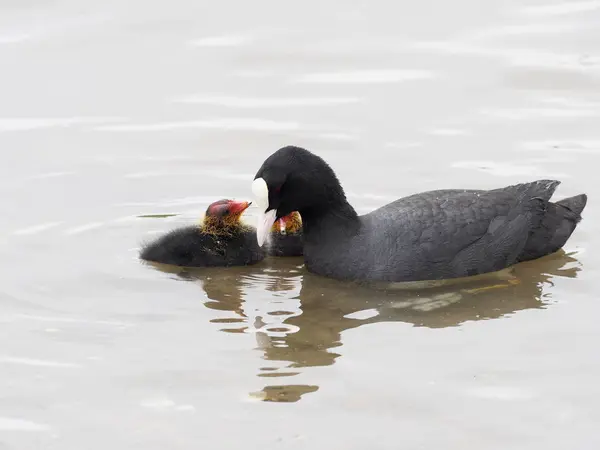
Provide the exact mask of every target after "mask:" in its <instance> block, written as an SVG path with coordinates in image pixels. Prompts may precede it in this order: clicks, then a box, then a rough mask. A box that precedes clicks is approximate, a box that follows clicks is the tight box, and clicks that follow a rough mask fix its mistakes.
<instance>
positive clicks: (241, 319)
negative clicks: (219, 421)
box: [188, 251, 580, 401]
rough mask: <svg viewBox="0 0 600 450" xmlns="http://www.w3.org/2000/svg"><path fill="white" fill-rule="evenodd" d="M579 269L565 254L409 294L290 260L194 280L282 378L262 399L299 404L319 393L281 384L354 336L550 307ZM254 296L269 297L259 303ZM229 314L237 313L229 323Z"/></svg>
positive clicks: (218, 316) (328, 358)
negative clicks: (368, 328) (556, 281)
mask: <svg viewBox="0 0 600 450" xmlns="http://www.w3.org/2000/svg"><path fill="white" fill-rule="evenodd" d="M579 270H580V268H579V266H578V261H577V260H576V259H575V258H573V257H572V256H569V255H567V254H565V253H564V252H563V251H559V252H557V253H555V254H553V255H550V256H547V257H544V258H541V259H539V260H536V261H535V262H525V263H521V264H518V265H516V266H515V267H514V268H512V269H511V270H510V271H503V272H498V273H493V274H488V275H486V276H484V277H481V278H480V279H476V278H472V279H468V280H455V281H456V282H455V283H454V284H450V285H443V284H442V285H441V286H436V287H431V288H422V289H406V290H390V289H380V288H367V287H365V286H357V285H356V284H354V283H348V282H342V281H337V280H332V279H328V278H323V277H319V276H315V275H312V274H310V273H306V272H305V271H304V272H302V271H299V268H298V263H297V262H295V261H292V260H289V261H288V260H285V259H283V260H277V265H276V266H274V267H269V268H263V267H261V268H252V267H238V268H231V269H227V270H222V269H217V268H215V269H211V270H210V271H208V272H207V271H202V272H200V271H198V272H196V273H194V272H188V274H189V276H191V277H192V278H195V277H198V278H199V279H200V280H201V285H202V287H203V289H204V291H205V293H206V296H207V297H208V301H207V302H206V303H205V304H206V306H207V307H208V308H210V309H212V310H215V317H214V318H213V319H211V322H213V323H219V324H226V325H225V327H223V328H222V330H223V331H225V332H244V331H248V330H249V329H250V330H253V331H254V332H255V336H256V339H257V349H258V350H260V352H261V354H262V355H263V356H262V358H263V359H264V360H265V363H264V366H263V367H261V370H260V371H259V373H258V374H257V375H258V376H260V377H261V378H262V379H264V380H270V379H271V378H276V379H277V380H275V379H273V380H272V381H273V382H274V383H272V385H271V384H270V385H269V386H266V387H265V388H264V389H263V390H262V391H261V392H262V393H260V394H255V396H258V397H259V398H263V397H264V398H263V399H264V400H271V401H296V400H298V399H299V396H300V395H302V394H303V393H306V392H312V391H314V390H315V388H316V387H315V386H308V385H307V386H304V385H293V384H289V385H286V384H283V383H281V380H282V378H281V377H282V376H288V377H289V376H293V375H294V374H295V373H298V372H299V370H298V369H301V368H304V367H313V366H328V365H331V364H333V363H334V362H335V360H336V358H338V357H339V356H340V354H339V353H334V352H332V349H334V348H336V347H337V348H340V347H341V346H342V345H343V342H342V340H341V335H342V333H343V332H344V331H346V330H349V329H352V328H356V327H359V326H361V325H365V324H372V323H378V322H404V323H410V324H413V325H414V326H423V327H429V328H443V327H451V326H458V325H460V324H462V323H465V322H467V321H476V320H489V319H495V318H500V317H504V316H507V315H510V314H512V313H515V312H517V311H521V310H526V309H532V308H544V307H545V306H546V305H547V303H546V300H547V299H546V298H544V300H543V298H542V293H543V289H544V287H545V286H546V285H548V284H552V279H553V278H555V277H566V278H575V277H576V276H577V272H579ZM396 287H397V286H396ZM267 289H269V290H270V292H273V293H274V294H275V297H274V298H273V300H272V301H268V297H267V296H265V295H264V292H265V291H266V290H267ZM252 292H261V293H263V294H260V295H259V296H258V298H254V297H253V296H252ZM298 292H299V295H298ZM282 300H284V301H283V303H281V302H282ZM248 301H252V303H251V305H252V307H248V305H247V304H246V303H247V302H248ZM261 305H262V306H261ZM257 309H258V310H257ZM222 311H228V312H230V313H232V314H231V315H229V316H227V317H223V315H222V313H221V312H222ZM252 315H253V316H252ZM277 321H279V324H277V323H274V322H277ZM281 330H288V331H283V332H282V331H281ZM282 363H283V365H282ZM275 381H277V382H275Z"/></svg>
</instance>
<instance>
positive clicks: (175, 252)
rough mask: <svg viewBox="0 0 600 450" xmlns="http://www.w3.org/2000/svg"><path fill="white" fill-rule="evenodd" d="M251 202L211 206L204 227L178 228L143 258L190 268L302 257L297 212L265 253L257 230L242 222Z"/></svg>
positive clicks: (145, 251)
mask: <svg viewBox="0 0 600 450" xmlns="http://www.w3.org/2000/svg"><path fill="white" fill-rule="evenodd" d="M249 205H250V203H249V202H238V201H233V200H227V199H225V200H219V201H216V202H214V203H211V204H210V205H209V206H208V208H207V210H206V214H205V216H204V220H203V222H202V225H201V226H198V225H193V226H187V227H182V228H177V229H175V230H172V231H170V232H168V233H167V234H165V235H163V236H161V237H159V238H158V239H156V240H155V241H153V242H151V243H149V244H146V245H144V246H143V247H142V249H141V252H140V258H141V259H143V260H146V261H152V262H158V263H162V264H172V265H176V266H186V267H211V266H212V267H215V266H241V265H250V264H255V263H257V262H259V261H262V260H263V259H264V258H265V255H266V254H269V255H276V256H297V255H302V243H301V241H300V242H299V239H301V237H302V230H301V225H300V228H298V223H299V218H298V213H297V212H294V213H291V214H289V215H288V216H286V217H284V218H282V219H281V220H280V223H277V224H274V225H273V227H272V230H271V246H270V247H269V249H268V250H267V251H266V252H265V251H264V250H263V249H262V248H261V247H260V246H259V245H258V243H257V241H256V229H255V228H254V227H251V226H248V225H245V224H243V223H242V222H241V221H240V217H241V215H242V213H243V212H244V211H245V210H246V208H248V206H249Z"/></svg>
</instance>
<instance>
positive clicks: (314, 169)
mask: <svg viewBox="0 0 600 450" xmlns="http://www.w3.org/2000/svg"><path fill="white" fill-rule="evenodd" d="M304 152H306V153H302V156H303V157H304V158H302V159H304V161H302V165H301V167H302V169H301V170H300V171H298V172H299V173H298V176H297V177H296V176H294V175H290V177H289V178H290V184H296V186H294V187H295V190H296V192H297V193H298V195H299V204H300V205H301V207H300V208H299V209H298V211H299V212H300V216H301V217H302V226H303V230H304V231H303V232H304V234H305V235H307V234H308V235H310V234H311V233H313V232H318V233H325V232H326V233H329V232H332V233H334V234H340V233H344V234H354V233H356V232H357V231H358V227H359V226H360V220H359V218H358V214H356V211H355V210H354V208H353V207H352V205H350V203H348V200H347V199H346V194H345V192H344V189H343V188H342V185H341V183H340V182H339V180H338V178H337V176H336V174H335V172H334V171H333V169H332V168H331V167H330V166H329V164H327V163H326V162H325V161H324V160H323V159H322V158H320V157H318V156H317V155H314V154H312V153H310V152H308V151H306V150H305V151H304Z"/></svg>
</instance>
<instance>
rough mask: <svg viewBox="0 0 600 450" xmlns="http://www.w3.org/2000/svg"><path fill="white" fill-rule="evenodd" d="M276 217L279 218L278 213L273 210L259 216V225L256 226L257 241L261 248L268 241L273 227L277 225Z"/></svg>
mask: <svg viewBox="0 0 600 450" xmlns="http://www.w3.org/2000/svg"><path fill="white" fill-rule="evenodd" d="M275 217H277V211H276V210H274V209H272V210H270V211H267V212H264V213H261V214H259V216H258V224H257V226H256V240H257V241H258V245H260V246H261V247H262V246H263V244H264V243H265V241H266V240H267V237H268V236H269V232H270V231H271V227H272V226H273V224H274V223H275Z"/></svg>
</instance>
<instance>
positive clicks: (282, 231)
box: [267, 211, 302, 256]
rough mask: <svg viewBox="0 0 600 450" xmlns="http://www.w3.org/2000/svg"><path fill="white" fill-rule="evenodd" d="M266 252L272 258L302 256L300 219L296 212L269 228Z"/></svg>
mask: <svg viewBox="0 0 600 450" xmlns="http://www.w3.org/2000/svg"><path fill="white" fill-rule="evenodd" d="M267 252H268V254H269V255H273V256H302V219H301V218H300V214H298V213H297V212H296V211H294V212H292V213H291V214H289V215H287V216H286V217H284V218H282V219H279V220H276V221H275V223H274V224H273V226H272V227H271V233H270V239H269V241H268V243H267Z"/></svg>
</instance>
